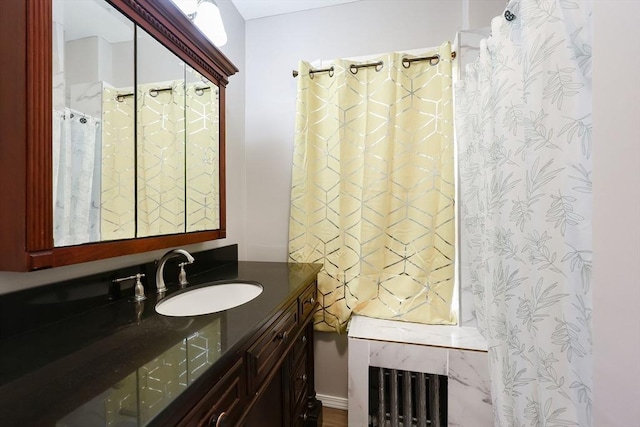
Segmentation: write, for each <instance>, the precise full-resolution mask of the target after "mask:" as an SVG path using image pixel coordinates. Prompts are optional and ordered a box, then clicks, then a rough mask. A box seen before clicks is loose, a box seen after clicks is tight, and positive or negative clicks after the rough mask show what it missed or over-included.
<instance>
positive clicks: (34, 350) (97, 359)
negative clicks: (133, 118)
mask: <svg viewBox="0 0 640 427" xmlns="http://www.w3.org/2000/svg"><path fill="white" fill-rule="evenodd" d="M319 270H320V265H318V264H288V263H268V262H228V263H226V264H223V265H221V266H218V267H217V268H215V269H213V270H211V271H205V272H202V273H200V274H197V275H194V276H193V277H190V286H196V285H198V284H201V283H206V282H210V281H226V280H236V279H237V280H244V281H256V282H259V283H261V284H262V286H263V288H264V291H263V292H262V294H260V295H259V296H258V297H257V298H255V299H254V300H252V301H250V302H248V303H246V304H244V305H242V306H240V307H236V308H234V309H230V310H227V311H224V312H221V313H216V314H211V315H204V316H196V317H181V318H173V317H166V316H162V315H159V314H157V313H155V311H154V306H155V304H156V298H157V297H156V294H155V293H153V292H151V291H150V290H149V289H150V287H149V286H147V297H148V298H147V300H146V301H144V302H143V303H134V302H131V301H130V298H128V297H126V296H124V297H122V298H120V299H119V300H116V301H110V302H108V303H102V304H95V305H96V306H95V307H91V308H90V309H88V310H86V311H82V310H81V311H80V312H79V313H78V314H77V315H74V316H71V317H68V318H65V319H62V320H59V321H55V322H53V323H49V324H46V325H42V326H39V327H37V328H35V329H31V330H28V331H24V332H21V333H19V334H17V335H13V336H5V337H4V338H2V339H1V340H0V425H2V426H14V425H15V426H39V425H43V426H60V427H63V426H65V427H66V426H69V427H70V426H83V427H87V426H94V425H96V426H97V425H100V426H103V425H114V426H139V425H147V424H163V418H164V417H165V416H167V414H169V413H172V414H173V416H174V417H175V411H179V410H180V408H185V407H187V406H188V405H185V404H184V403H185V401H186V400H187V399H194V398H195V397H194V396H193V395H190V393H191V394H193V393H194V391H193V389H195V388H197V385H198V383H199V381H200V382H202V381H203V379H204V378H208V380H211V378H215V376H216V375H221V374H222V373H221V372H218V371H219V370H220V366H222V365H224V363H223V362H224V361H225V360H227V359H229V358H231V357H233V356H234V353H235V352H237V351H238V349H239V348H241V347H242V345H243V342H244V341H245V340H246V339H247V338H248V337H249V336H250V335H252V333H254V332H255V331H256V330H257V329H258V328H259V327H260V326H261V325H263V324H264V322H265V321H266V320H267V319H269V318H270V317H271V316H272V315H273V314H275V313H277V312H278V311H279V310H280V309H282V308H283V307H282V306H283V304H285V302H286V301H287V300H289V299H290V297H291V295H292V294H295V293H297V292H299V291H300V290H301V289H302V288H303V287H305V286H307V285H308V284H309V283H310V282H311V281H313V280H314V279H315V277H316V275H317V273H318V271H319ZM174 292H177V289H176V288H175V287H174V288H173V289H172V288H170V289H169V292H168V293H167V296H166V297H169V296H170V295H171V294H172V293H174ZM166 297H165V298H166ZM37 303H38V304H42V308H41V310H46V306H47V305H50V304H55V303H56V302H55V301H53V300H52V301H49V302H48V301H37ZM35 312H39V311H35ZM6 332H7V331H5V335H8V334H7V333H6Z"/></svg>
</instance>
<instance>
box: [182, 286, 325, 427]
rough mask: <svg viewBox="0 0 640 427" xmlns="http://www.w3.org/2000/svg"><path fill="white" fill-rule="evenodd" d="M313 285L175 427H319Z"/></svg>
mask: <svg viewBox="0 0 640 427" xmlns="http://www.w3.org/2000/svg"><path fill="white" fill-rule="evenodd" d="M316 290H317V285H316V282H315V281H314V282H312V283H311V284H309V285H308V286H307V287H306V288H305V289H304V290H303V291H302V292H301V293H300V294H299V295H298V296H297V297H296V298H295V299H294V300H293V301H290V302H289V304H288V305H286V307H285V308H284V310H281V311H279V312H278V313H277V314H276V315H274V316H273V317H272V318H271V319H269V320H268V321H267V322H265V324H264V326H263V327H262V328H261V329H260V330H259V331H258V332H257V333H256V334H255V335H254V336H253V337H251V338H250V339H249V340H248V342H247V344H246V345H245V349H244V350H243V351H241V352H239V353H238V357H237V359H236V360H235V361H233V362H231V363H230V368H229V369H228V370H227V372H226V373H225V374H224V375H223V377H222V378H221V379H220V380H219V381H217V382H216V384H214V385H213V386H212V388H211V390H210V391H209V392H208V393H207V394H206V395H205V396H204V397H203V398H202V399H201V400H200V401H198V402H197V403H196V404H195V406H194V407H193V409H192V410H191V411H190V412H189V414H188V415H187V416H186V417H185V418H184V419H183V420H182V422H181V423H180V424H179V425H181V426H215V427H220V426H244V427H269V426H274V427H297V426H320V425H322V419H321V415H320V413H321V411H320V410H321V403H320V402H319V401H317V400H316V396H315V385H314V374H313V369H314V363H313V321H312V320H313V317H312V314H313V309H314V308H315V305H316V300H315V295H316Z"/></svg>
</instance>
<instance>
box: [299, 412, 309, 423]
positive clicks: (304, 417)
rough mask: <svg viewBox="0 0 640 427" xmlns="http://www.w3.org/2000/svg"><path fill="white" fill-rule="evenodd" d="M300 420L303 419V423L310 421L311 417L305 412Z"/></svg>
mask: <svg viewBox="0 0 640 427" xmlns="http://www.w3.org/2000/svg"><path fill="white" fill-rule="evenodd" d="M300 418H302V421H307V419H309V415H307V413H306V412H305V413H304V414H301V415H300Z"/></svg>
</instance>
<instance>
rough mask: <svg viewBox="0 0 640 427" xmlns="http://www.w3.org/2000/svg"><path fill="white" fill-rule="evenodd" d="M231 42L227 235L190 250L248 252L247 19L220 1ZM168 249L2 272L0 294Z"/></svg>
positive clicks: (226, 49) (134, 261) (226, 51)
mask: <svg viewBox="0 0 640 427" xmlns="http://www.w3.org/2000/svg"><path fill="white" fill-rule="evenodd" d="M218 4H219V6H220V11H221V14H222V18H223V19H224V22H225V28H226V30H227V33H228V36H229V43H228V44H227V45H225V46H223V47H222V48H221V49H220V50H222V52H223V53H224V54H225V55H226V56H227V57H228V58H229V59H230V60H231V61H232V62H233V63H234V64H235V65H236V66H237V67H238V68H239V69H240V70H241V71H240V73H238V74H236V75H234V76H232V77H231V78H230V81H229V85H228V87H227V236H228V237H227V238H226V239H222V240H218V241H214V242H207V243H201V244H196V245H190V246H186V249H187V250H189V251H194V252H196V251H200V250H205V249H210V248H214V247H220V246H225V245H229V244H234V243H238V244H239V248H240V251H241V256H244V253H243V252H242V251H243V248H244V247H245V245H244V242H243V239H244V224H245V219H244V212H245V211H246V209H245V184H244V176H245V166H244V133H245V132H244V129H245V126H244V121H245V109H244V104H245V74H244V70H245V22H244V20H243V19H242V17H241V16H240V14H239V13H238V11H237V10H236V8H235V7H234V6H233V5H232V4H231V3H229V2H228V1H219V2H218ZM164 252H165V251H164V250H159V251H154V252H147V253H143V254H137V255H131V256H124V257H118V258H110V259H107V260H101V261H95V262H89V263H84V264H78V265H71V266H68V267H59V268H54V269H49V270H43V271H35V272H31V273H11V272H0V294H3V293H8V292H13V291H16V290H20V289H26V288H29V287H34V286H38V285H42V284H45V283H51V282H56V281H61V280H66V279H71V278H74V277H81V276H86V275H89V274H94V273H98V272H101V271H107V270H112V269H117V268H121V267H124V266H129V265H135V264H140V263H144V262H148V261H150V260H153V259H157V258H159V257H160V256H162V254H163V253H164Z"/></svg>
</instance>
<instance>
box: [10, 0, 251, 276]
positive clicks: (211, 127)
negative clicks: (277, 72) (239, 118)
mask: <svg viewBox="0 0 640 427" xmlns="http://www.w3.org/2000/svg"><path fill="white" fill-rule="evenodd" d="M0 16H1V17H2V18H3V19H2V25H0V50H2V56H3V58H4V60H5V61H4V62H3V68H2V75H3V78H2V79H0V93H2V96H0V113H1V114H0V115H1V116H2V117H3V118H4V120H1V121H0V134H2V137H3V141H4V143H3V144H0V182H2V183H6V185H5V186H4V187H3V197H4V199H5V201H7V203H0V233H2V238H1V239H0V251H2V253H3V254H4V255H3V256H2V257H1V258H0V270H2V271H32V270H39V269H45V268H51V267H59V266H64V265H70V264H77V263H82V262H89V261H95V260H99V259H104V258H110V257H116V256H123V255H129V254H135V253H141V252H148V251H152V250H156V249H165V248H170V247H176V246H183V245H190V244H194V243H200V242H205V241H210V240H215V239H221V238H224V237H226V212H225V203H226V191H225V144H226V141H225V97H226V86H227V84H228V81H229V77H230V76H232V75H233V74H235V73H236V72H238V69H237V68H236V67H235V66H234V65H233V63H232V62H231V61H230V60H229V59H228V58H227V57H226V56H225V55H224V54H223V53H222V52H221V51H220V50H218V49H217V48H216V47H215V46H214V45H213V44H212V43H211V41H210V40H209V39H208V38H207V37H206V36H205V35H204V34H203V33H202V32H201V31H200V30H198V28H197V27H196V26H195V25H194V24H193V22H192V21H191V20H190V18H189V16H187V15H185V14H183V13H182V12H181V11H180V10H179V9H178V8H177V7H176V6H175V5H174V4H173V2H172V1H170V0H15V1H0Z"/></svg>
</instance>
